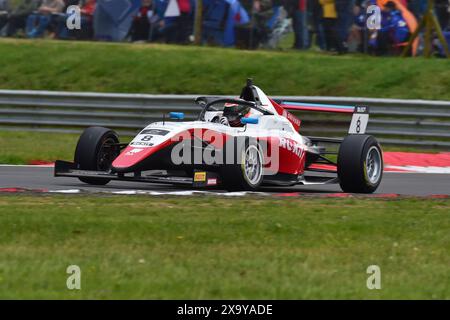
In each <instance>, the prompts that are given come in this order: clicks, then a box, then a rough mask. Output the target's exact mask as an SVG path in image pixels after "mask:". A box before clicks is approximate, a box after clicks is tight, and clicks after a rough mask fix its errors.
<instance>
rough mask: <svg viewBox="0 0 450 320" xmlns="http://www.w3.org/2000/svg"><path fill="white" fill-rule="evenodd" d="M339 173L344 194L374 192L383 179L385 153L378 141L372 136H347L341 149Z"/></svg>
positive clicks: (338, 162)
mask: <svg viewBox="0 0 450 320" xmlns="http://www.w3.org/2000/svg"><path fill="white" fill-rule="evenodd" d="M337 172H338V177H339V184H340V185H341V188H342V190H343V191H344V192H352V193H372V192H374V191H375V190H376V189H377V188H378V186H379V185H380V182H381V178H382V177H383V152H382V150H381V146H380V144H379V143H378V141H377V140H376V139H375V138H374V137H373V136H370V135H349V136H347V137H346V138H345V139H344V141H343V142H342V144H341V146H340V148H339V153H338V161H337Z"/></svg>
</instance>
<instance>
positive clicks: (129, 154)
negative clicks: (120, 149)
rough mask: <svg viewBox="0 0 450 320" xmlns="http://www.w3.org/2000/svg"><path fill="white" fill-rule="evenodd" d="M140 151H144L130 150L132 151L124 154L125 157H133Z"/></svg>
mask: <svg viewBox="0 0 450 320" xmlns="http://www.w3.org/2000/svg"><path fill="white" fill-rule="evenodd" d="M142 150H144V149H132V150H130V151H128V152H127V153H125V155H126V156H133V155H135V154H136V153H139V152H141V151H142Z"/></svg>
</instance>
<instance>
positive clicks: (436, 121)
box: [0, 90, 450, 149]
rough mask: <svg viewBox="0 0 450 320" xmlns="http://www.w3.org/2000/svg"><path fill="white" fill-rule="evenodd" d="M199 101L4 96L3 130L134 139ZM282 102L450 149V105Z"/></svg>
mask: <svg viewBox="0 0 450 320" xmlns="http://www.w3.org/2000/svg"><path fill="white" fill-rule="evenodd" d="M197 96H198V95H148V94H106V93H77V92H53V91H22V90H0V129H2V130H4V129H7V130H31V131H49V132H71V133H72V132H73V133H75V132H81V130H82V129H83V128H85V127H88V126H93V125H98V126H106V127H111V128H114V129H116V130H118V131H119V132H120V133H121V134H129V135H133V134H135V133H136V132H137V131H138V130H139V129H142V128H143V127H144V126H145V125H146V124H148V123H150V122H152V121H155V120H160V119H162V116H163V114H167V112H169V111H183V112H185V113H186V118H187V119H195V117H196V116H197V115H198V112H199V107H198V106H196V105H195V104H194V99H195V98H196V97H197ZM274 98H275V99H279V100H286V101H297V102H309V103H333V104H342V105H367V106H370V108H371V109H370V112H371V120H370V121H369V127H368V133H369V134H373V135H376V136H377V138H379V140H380V141H381V142H382V143H383V144H395V145H405V146H424V147H437V148H447V149H450V101H426V100H401V99H372V98H343V97H311V96H306V97H292V96H289V97H283V96H280V97H274ZM297 115H298V116H299V117H300V119H302V133H304V134H308V135H321V136H343V135H345V130H346V128H347V126H348V123H349V118H348V116H347V117H345V116H340V115H334V114H333V115H330V114H323V113H312V112H301V113H300V112H299V113H298V114H297Z"/></svg>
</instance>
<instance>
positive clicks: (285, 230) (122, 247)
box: [0, 195, 450, 299]
mask: <svg viewBox="0 0 450 320" xmlns="http://www.w3.org/2000/svg"><path fill="white" fill-rule="evenodd" d="M449 212H450V202H449V201H448V200H438V199H435V200H423V199H414V198H410V199H403V200H390V201H386V200H375V199H289V201H286V199H275V198H270V199H267V198H265V199H262V198H255V197H246V198H239V199H234V200H233V201H230V199H229V198H228V199H225V198H212V197H196V198H186V197H183V198H176V197H172V198H160V197H142V196H136V197H123V196H96V197H92V196H32V195H22V196H17V195H13V196H5V195H3V196H0V226H1V232H0V298H6V299H16V298H25V299H30V298H50V299H53V298H57V299H67V298H68V299H71V298H75V299H78V298H88V299H94V298H95V299H97V298H98V299H104V298H112V299H116V298H126V299H130V298H136V299H169V298H170V299H235V298H236V299H241V298H242V299H244V298H245V299H310V298H318V299H337V298H339V299H347V298H357V299H360V298H361V299H382V298H383V299H393V298H401V299H417V298H424V299H450V270H449V263H450V219H449ZM373 264H376V265H378V266H380V268H381V285H382V289H381V290H368V289H367V288H366V280H367V277H368V276H369V275H367V274H366V269H367V267H368V266H369V265H373ZM69 265H78V266H79V267H80V268H81V272H82V274H81V287H82V288H81V290H79V291H76V290H75V291H70V290H68V289H67V288H66V279H67V277H68V275H67V274H66V268H67V267H68V266H69Z"/></svg>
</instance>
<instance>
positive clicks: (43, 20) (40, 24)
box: [26, 0, 64, 38]
mask: <svg viewBox="0 0 450 320" xmlns="http://www.w3.org/2000/svg"><path fill="white" fill-rule="evenodd" d="M63 8H64V1H63V0H43V1H42V4H41V6H40V7H39V8H38V9H37V12H34V13H32V14H31V15H30V16H29V17H28V18H27V25H26V32H27V36H28V37H29V38H37V37H40V36H42V35H43V34H44V32H45V30H46V29H47V27H48V26H49V24H50V22H51V17H52V14H57V13H61V12H62V10H63Z"/></svg>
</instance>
